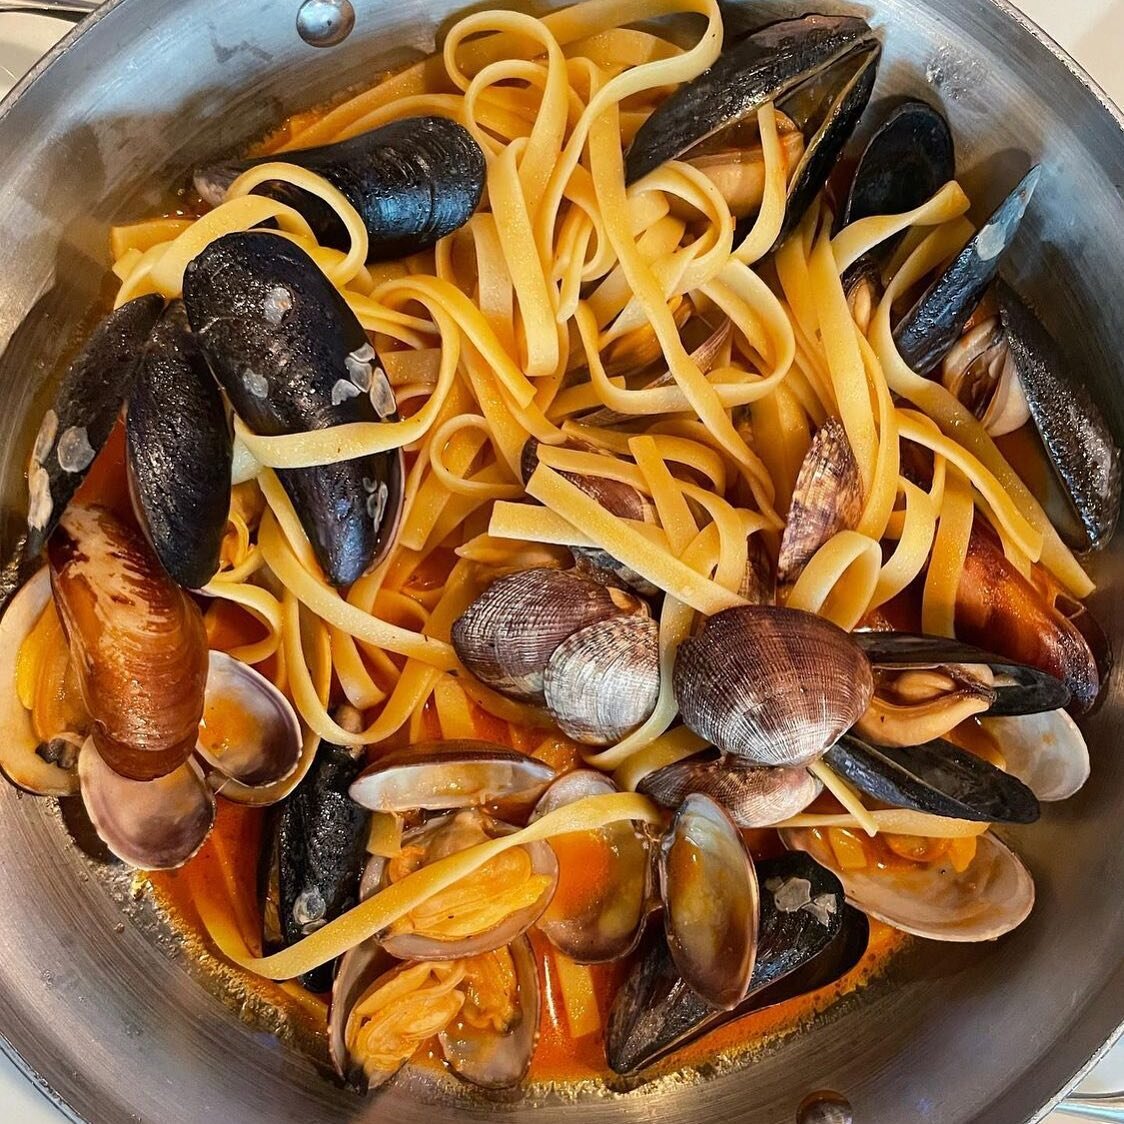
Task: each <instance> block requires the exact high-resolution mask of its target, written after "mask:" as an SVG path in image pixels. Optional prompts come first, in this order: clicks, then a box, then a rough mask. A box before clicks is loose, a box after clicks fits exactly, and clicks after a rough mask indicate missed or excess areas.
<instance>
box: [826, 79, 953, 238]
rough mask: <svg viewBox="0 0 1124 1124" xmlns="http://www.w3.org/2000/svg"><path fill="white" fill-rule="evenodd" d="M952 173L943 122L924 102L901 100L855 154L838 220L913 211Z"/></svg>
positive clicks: (949, 143)
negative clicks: (853, 168)
mask: <svg viewBox="0 0 1124 1124" xmlns="http://www.w3.org/2000/svg"><path fill="white" fill-rule="evenodd" d="M955 178H956V152H955V147H954V145H953V140H952V130H951V129H950V128H949V127H948V121H947V120H946V119H945V117H944V115H943V114H942V113H940V112H939V111H938V110H936V109H934V108H933V107H932V106H931V105H929V104H927V103H926V102H923V101H917V100H913V99H911V100H908V101H904V102H902V103H901V104H900V105H898V106H896V107H895V108H894V109H893V110H892V111H891V112H890V114H889V115H888V116H887V118H886V120H885V121H883V122H882V124H881V125H879V126H878V128H877V129H876V130H875V132H874V135H873V136H872V137H871V138H870V140H869V141H868V142H867V146H866V148H865V149H864V150H863V154H862V156H860V157H859V162H858V165H857V166H856V168H855V174H854V176H853V177H852V178H851V186H850V189H849V190H848V192H847V198H846V200H845V201H844V204H843V210H842V214H841V220H842V221H841V225H843V226H846V225H848V224H849V223H852V222H857V221H858V220H859V219H865V218H869V217H870V216H872V215H900V214H903V213H904V212H906V211H912V210H914V208H916V207H920V206H921V204H922V203H924V202H926V200H928V199H931V198H932V197H933V196H934V195H936V193H937V192H938V191H939V190H940V189H941V188H942V187H944V185H945V184H946V183H948V182H949V180H953V179H955Z"/></svg>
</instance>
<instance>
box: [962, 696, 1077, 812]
mask: <svg viewBox="0 0 1124 1124" xmlns="http://www.w3.org/2000/svg"><path fill="white" fill-rule="evenodd" d="M983 728H984V730H985V731H986V732H987V733H988V734H989V735H990V736H991V737H992V738H993V739H994V740H995V744H996V745H997V746H998V748H999V752H1000V753H1001V754H1002V755H1003V759H1004V763H1005V764H1004V767H1005V769H1006V771H1007V772H1008V773H1011V774H1012V775H1013V776H1016V777H1018V778H1019V780H1020V781H1022V782H1023V784H1025V785H1026V786H1027V788H1029V789H1030V790H1031V792H1033V793H1034V795H1035V796H1037V797H1038V799H1039V800H1042V801H1044V802H1049V801H1054V800H1068V799H1069V797H1071V796H1072V795H1073V794H1074V793H1076V792H1077V791H1078V790H1079V789H1080V788H1081V787H1082V786H1083V785H1084V784H1085V782H1086V781H1087V780H1088V779H1089V749H1088V746H1086V744H1085V738H1084V737H1083V736H1082V734H1081V731H1080V730H1079V729H1078V728H1077V723H1076V722H1074V720H1073V719H1072V718H1070V716H1069V715H1068V714H1066V712H1065V711H1064V710H1046V711H1043V712H1042V713H1041V714H1024V715H1018V716H1015V717H1010V718H985V719H984V720H983Z"/></svg>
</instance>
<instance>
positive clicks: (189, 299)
mask: <svg viewBox="0 0 1124 1124" xmlns="http://www.w3.org/2000/svg"><path fill="white" fill-rule="evenodd" d="M183 299H184V303H185V304H186V306H187V314H188V317H189V319H190V321H191V326H192V328H193V329H194V331H195V334H196V337H197V339H198V341H199V344H200V346H201V347H202V349H203V351H204V353H205V354H206V356H207V359H208V360H209V362H210V364H211V368H212V369H213V370H214V372H215V375H216V376H217V377H218V379H219V381H220V382H221V383H222V385H223V388H224V389H225V390H226V392H227V395H228V396H229V397H230V400H231V402H232V403H233V405H234V408H235V410H236V411H237V413H238V415H239V417H241V419H242V420H243V421H244V422H245V423H246V425H247V426H248V427H249V428H250V429H251V430H253V431H254V432H255V433H258V434H261V435H265V436H278V435H281V434H287V433H303V432H307V431H309V430H316V429H327V428H329V427H331V426H336V425H343V424H346V423H349V422H377V421H379V420H380V418H379V415H378V413H377V412H376V410H375V407H374V405H373V404H372V402H371V399H370V397H369V395H368V394H367V393H366V391H367V389H368V387H369V385H370V379H371V377H372V370H371V366H372V363H373V362H375V361H376V357H375V354H374V351H373V350H372V349H371V347H370V344H369V343H368V340H367V334H366V333H365V332H364V331H363V328H362V326H361V325H360V323H359V321H358V320H357V319H356V317H355V314H354V313H353V312H352V311H351V309H350V308H348V306H347V304H346V303H345V302H344V300H343V298H342V297H341V296H340V295H339V293H338V292H337V291H336V289H335V287H334V286H333V285H332V284H331V282H329V280H328V279H327V277H325V276H324V274H323V273H321V272H320V270H319V268H318V267H317V266H316V263H315V262H314V261H313V260H312V258H310V257H309V256H308V254H306V253H305V252H304V251H303V250H302V249H301V248H300V247H299V246H296V245H294V244H293V243H292V242H290V241H288V240H287V239H285V238H281V237H279V236H278V235H276V234H271V233H268V232H265V231H254V230H252V231H246V232H242V233H237V234H227V235H224V236H223V237H222V238H219V239H217V240H216V241H214V242H212V243H210V245H208V246H207V247H206V249H204V250H203V252H202V253H200V254H199V256H198V257H196V258H195V259H194V260H193V261H192V262H191V263H190V264H189V265H188V267H187V270H186V271H185V273H184V283H183ZM375 377H378V375H377V371H376V372H375ZM277 477H278V479H279V480H280V481H281V483H282V484H283V485H284V487H285V490H286V491H287V492H288V493H289V497H290V499H292V501H293V505H294V507H295V508H296V511H297V514H298V516H299V517H300V520H301V525H302V526H303V527H304V530H305V532H306V534H307V535H308V538H309V541H310V542H311V544H312V548H313V550H314V551H315V553H316V558H317V561H318V562H319V563H320V565H321V567H322V568H323V570H324V573H325V575H326V576H327V578H328V580H329V581H330V582H331V583H332V584H333V585H337V586H340V585H349V584H350V583H351V582H354V581H355V580H356V579H357V578H359V577H360V576H361V575H362V574H363V573H365V572H366V571H367V570H368V569H369V568H370V567H371V566H373V565H375V564H376V563H377V562H378V561H379V559H380V558H381V557H382V555H383V553H384V552H385V551H386V550H387V549H389V547H390V544H391V542H392V541H393V538H394V535H395V533H396V531H397V527H398V522H399V519H400V517H401V511H402V498H403V497H402V485H403V472H402V456H401V451H400V450H394V451H391V452H386V453H375V454H371V455H368V456H363V457H355V458H352V459H350V460H345V461H337V462H335V463H332V464H325V465H317V466H315V467H313V468H295V469H282V470H278V473H277Z"/></svg>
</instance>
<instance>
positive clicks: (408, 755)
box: [350, 741, 555, 813]
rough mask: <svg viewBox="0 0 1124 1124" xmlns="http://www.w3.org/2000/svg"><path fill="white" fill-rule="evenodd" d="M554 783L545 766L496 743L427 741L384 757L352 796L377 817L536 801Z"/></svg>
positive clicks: (363, 776) (366, 772) (361, 778)
mask: <svg viewBox="0 0 1124 1124" xmlns="http://www.w3.org/2000/svg"><path fill="white" fill-rule="evenodd" d="M554 778H555V772H554V770H553V769H552V768H551V767H550V766H549V765H547V764H546V763H545V762H543V761H539V760H537V759H535V758H534V757H528V756H527V755H526V754H524V753H519V752H518V751H517V750H514V749H508V748H506V747H505V746H501V745H494V744H492V743H491V742H483V741H447V742H424V743H421V744H419V745H414V746H411V747H410V748H409V749H404V750H400V751H397V752H394V753H388V754H387V755H386V756H384V757H380V758H379V759H378V760H377V761H376V762H375V763H374V764H373V765H371V766H369V767H368V768H367V769H366V770H364V772H363V773H362V774H361V775H360V776H359V777H357V778H356V779H355V781H354V782H353V783H352V785H351V788H350V795H351V799H352V800H354V801H355V802H356V803H357V804H361V805H362V806H363V807H364V808H370V809H371V810H372V811H376V812H399V813H404V812H414V811H417V810H418V809H424V810H426V811H430V812H440V811H449V810H452V809H455V808H479V807H483V806H484V805H488V804H495V803H497V802H499V801H503V800H513V799H515V800H533V799H534V798H535V797H537V796H538V795H539V794H540V793H541V792H542V791H543V789H545V788H546V786H547V785H549V784H550V783H551V782H552V781H553V780H554Z"/></svg>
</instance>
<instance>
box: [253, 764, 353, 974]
mask: <svg viewBox="0 0 1124 1124" xmlns="http://www.w3.org/2000/svg"><path fill="white" fill-rule="evenodd" d="M362 767H363V754H362V751H361V750H356V749H353V748H347V747H344V746H339V745H331V744H328V743H323V744H321V746H320V749H319V750H318V751H317V755H316V760H315V762H314V763H313V765H312V768H311V770H310V771H309V774H308V776H307V777H305V779H304V780H303V781H302V782H301V784H300V785H299V786H298V787H297V788H296V789H295V790H294V791H293V792H292V793H291V794H290V795H289V796H287V797H286V798H285V799H284V800H283V801H282V802H281V803H280V804H278V805H276V807H275V808H273V809H272V811H271V821H270V824H269V825H268V826H267V831H266V836H265V839H266V845H265V849H264V851H263V853H262V870H261V880H262V901H263V907H262V919H263V924H264V929H265V943H266V946H267V947H269V948H274V949H276V948H284V947H287V946H289V945H291V944H295V943H296V942H297V941H299V940H301V939H302V938H303V937H306V936H308V935H309V933H314V932H315V931H316V930H317V929H319V928H321V927H322V926H323V925H325V924H326V923H327V922H329V921H331V920H333V919H334V918H336V917H338V916H339V915H340V914H341V913H344V912H346V911H347V910H349V909H351V908H352V907H353V906H354V905H355V904H356V902H357V901H358V898H359V877H360V875H361V874H362V871H363V866H364V860H365V858H366V844H367V830H368V824H369V822H370V813H369V812H368V811H367V809H366V808H362V807H360V806H359V805H358V804H356V803H355V802H354V801H353V800H351V798H350V797H349V796H348V794H347V790H348V788H349V787H350V786H351V784H352V782H354V780H355V778H356V777H357V776H358V774H359V771H360V769H361V768H362ZM301 983H303V984H304V985H305V987H307V988H308V989H309V990H310V991H327V990H328V989H329V988H330V987H331V984H332V965H331V964H324V965H321V966H320V967H319V968H314V969H313V970H312V971H311V972H308V973H306V974H305V975H304V976H302V977H301Z"/></svg>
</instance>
